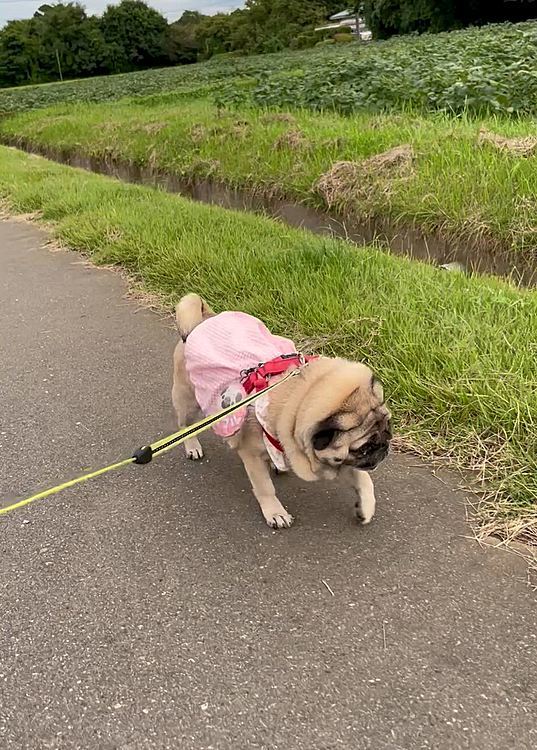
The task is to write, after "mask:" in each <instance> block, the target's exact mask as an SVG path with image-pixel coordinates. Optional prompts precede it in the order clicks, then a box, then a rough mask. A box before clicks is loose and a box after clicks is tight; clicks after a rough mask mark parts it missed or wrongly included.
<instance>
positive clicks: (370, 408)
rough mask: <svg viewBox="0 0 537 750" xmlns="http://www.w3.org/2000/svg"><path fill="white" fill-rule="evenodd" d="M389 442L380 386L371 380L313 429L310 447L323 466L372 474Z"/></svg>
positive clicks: (388, 415)
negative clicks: (359, 470) (343, 467)
mask: <svg viewBox="0 0 537 750" xmlns="http://www.w3.org/2000/svg"><path fill="white" fill-rule="evenodd" d="M391 438H392V430H391V424H390V412H389V411H388V409H387V408H386V406H385V404H384V391H383V388H382V384H381V383H380V381H379V380H378V379H377V378H375V377H374V376H372V377H371V381H370V383H369V384H368V386H367V387H366V386H360V387H359V388H357V389H356V390H355V391H354V392H353V393H352V394H351V395H350V396H349V398H348V399H347V400H346V401H345V402H344V403H343V404H342V405H341V409H340V410H339V411H338V412H336V413H335V414H332V415H331V416H330V417H328V419H326V420H324V422H321V424H319V425H317V427H316V429H315V431H314V434H313V438H312V443H313V450H314V452H315V456H316V458H317V459H318V460H319V461H320V462H321V463H323V464H325V465H328V466H331V467H332V468H336V469H337V468H338V467H341V466H352V467H354V468H355V469H361V470H362V471H372V470H373V469H375V468H376V467H377V466H378V464H379V463H380V462H381V461H383V460H384V459H385V458H386V456H387V455H388V450H389V444H390V440H391Z"/></svg>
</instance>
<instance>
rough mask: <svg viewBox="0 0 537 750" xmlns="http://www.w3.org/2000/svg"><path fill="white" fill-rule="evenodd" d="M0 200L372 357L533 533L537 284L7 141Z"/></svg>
mask: <svg viewBox="0 0 537 750" xmlns="http://www.w3.org/2000/svg"><path fill="white" fill-rule="evenodd" d="M0 198H1V199H2V200H3V201H4V203H5V204H6V205H7V206H9V209H10V210H11V211H13V212H23V213H27V212H40V217H41V219H40V220H41V221H43V222H47V223H48V224H50V225H51V226H52V228H53V231H54V233H55V235H56V236H57V237H59V238H60V239H61V240H62V242H64V243H66V244H68V245H69V246H70V247H72V248H74V249H76V250H79V251H81V252H83V253H86V254H87V255H89V256H90V257H91V258H92V260H93V261H95V262H96V263H103V264H106V263H108V264H110V263H112V264H118V265H121V266H122V267H124V268H126V269H127V270H128V271H129V272H130V273H131V274H132V275H134V276H135V277H136V278H137V279H138V280H140V281H141V282H142V283H143V284H144V286H145V288H146V289H147V290H148V291H151V292H153V293H157V294H159V295H161V297H162V300H163V302H164V304H166V305H171V304H172V303H173V302H174V301H176V300H177V298H178V297H179V296H180V295H181V294H183V293H184V292H186V291H192V290H196V291H198V292H200V293H201V294H203V295H204V296H206V297H207V298H208V299H209V300H210V302H211V304H213V305H214V306H215V307H216V308H217V309H226V308H227V309H229V308H236V309H243V310H245V311H247V312H250V313H253V314H255V315H258V316H260V317H261V318H263V319H264V320H265V321H266V322H267V324H268V325H269V326H270V327H271V328H272V329H274V330H275V331H277V332H280V333H285V334H287V335H289V336H292V337H294V338H295V339H296V340H298V341H304V340H315V341H317V342H323V345H322V347H321V348H322V349H323V350H324V352H325V353H327V354H341V355H345V356H348V357H350V358H359V359H364V360H365V361H367V362H368V363H369V364H370V365H371V366H372V367H373V368H374V369H375V370H376V371H377V372H378V374H379V375H380V377H381V378H382V379H383V380H384V382H385V385H386V392H387V394H388V399H389V403H390V405H391V408H392V410H393V412H394V416H395V421H396V424H397V429H398V432H399V434H400V435H401V436H404V439H405V440H406V441H408V442H409V443H411V444H412V445H414V446H416V447H419V449H420V450H422V451H426V452H434V453H436V454H438V455H443V456H448V457H450V458H451V459H452V460H453V461H454V462H455V463H456V464H458V465H459V466H464V467H473V468H475V469H477V470H478V472H479V476H481V477H482V478H483V479H484V480H486V485H487V488H488V492H489V501H488V502H487V503H485V504H484V506H483V508H482V513H483V517H484V518H486V519H487V520H488V521H492V522H493V523H494V525H495V526H499V527H502V528H504V529H505V528H509V527H511V528H512V527H513V526H512V525H513V524H515V525H517V528H520V526H521V525H524V527H525V533H526V535H527V536H529V537H532V538H533V539H534V540H535V539H537V429H536V421H537V377H536V375H537V373H536V365H535V363H536V360H537V294H535V293H534V292H529V291H526V292H523V291H517V290H515V289H513V288H511V287H509V286H507V285H506V284H504V283H503V282H500V281H498V280H492V279H484V278H468V277H466V276H464V275H459V274H446V273H443V272H441V271H438V270H436V269H434V268H433V267H431V266H429V265H426V264H419V263H414V262H412V261H409V260H405V259H401V258H396V257H393V256H390V255H388V254H385V253H382V252H380V251H378V250H376V249H374V248H365V249H363V250H362V249H361V250H357V249H353V248H352V247H350V246H349V245H347V244H346V243H344V242H338V241H335V240H329V239H323V238H320V237H316V236H313V235H310V234H308V233H306V232H302V231H299V230H294V229H289V228H286V227H284V226H282V225H281V224H279V223H277V222H274V221H271V220H268V219H264V218H261V217H257V216H253V215H247V214H246V215H244V214H240V213H236V212H230V211H225V210H223V209H220V208H217V207H211V206H205V205H200V204H195V203H191V202H189V201H187V200H185V199H182V198H179V197H177V196H173V195H169V194H167V193H164V192H160V191H155V190H151V189H148V188H143V187H139V186H134V185H125V184H122V183H119V182H116V181H114V180H111V179H107V178H104V177H100V176H97V175H93V174H89V173H84V172H80V171H77V170H73V169H70V168H68V167H64V166H60V165H58V164H55V163H52V162H47V161H45V160H43V159H41V158H38V157H35V156H30V155H26V154H21V153H20V152H16V151H14V150H11V149H7V148H3V147H2V148H0Z"/></svg>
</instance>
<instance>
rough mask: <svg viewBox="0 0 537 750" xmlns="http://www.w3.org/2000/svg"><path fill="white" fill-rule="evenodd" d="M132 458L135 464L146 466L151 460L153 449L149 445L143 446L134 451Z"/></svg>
mask: <svg viewBox="0 0 537 750" xmlns="http://www.w3.org/2000/svg"><path fill="white" fill-rule="evenodd" d="M132 457H133V458H134V463H135V464H148V463H149V462H150V461H151V460H152V458H153V448H152V447H151V446H150V445H143V446H142V447H141V448H138V449H137V450H135V451H134V453H133V455H132Z"/></svg>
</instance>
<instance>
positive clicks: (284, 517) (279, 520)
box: [265, 511, 295, 529]
mask: <svg viewBox="0 0 537 750" xmlns="http://www.w3.org/2000/svg"><path fill="white" fill-rule="evenodd" d="M294 520H295V519H294V518H293V516H292V515H291V514H290V513H288V512H287V511H284V512H283V513H281V512H278V513H272V514H266V515H265V521H266V522H267V524H268V525H269V526H270V528H271V529H288V528H289V527H290V526H292V525H293V521H294Z"/></svg>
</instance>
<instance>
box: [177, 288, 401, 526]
mask: <svg viewBox="0 0 537 750" xmlns="http://www.w3.org/2000/svg"><path fill="white" fill-rule="evenodd" d="M176 321H177V327H178V329H179V332H180V334H181V340H180V341H179V343H178V344H177V346H176V349H175V352H174V372H173V389H172V401H173V405H174V408H175V411H176V414H177V422H178V425H179V428H180V429H181V428H183V427H186V426H187V425H189V424H191V423H192V422H193V421H195V420H196V418H197V417H198V416H199V414H200V412H201V413H202V414H205V415H212V414H215V413H217V412H218V411H220V410H222V409H223V408H225V407H226V406H229V405H231V404H237V405H239V404H240V402H241V400H242V399H243V398H244V397H245V396H246V395H248V394H250V393H252V392H260V393H261V395H260V398H259V399H257V400H256V401H255V403H254V404H252V405H250V406H246V407H243V408H239V409H238V410H237V411H234V412H233V413H232V414H228V415H227V416H226V417H225V418H224V419H223V420H221V421H220V422H218V423H217V424H216V425H215V426H214V427H213V429H214V431H215V432H216V433H217V434H218V435H219V436H221V437H222V438H223V439H224V440H225V441H226V442H227V444H228V445H229V446H230V447H231V448H233V449H235V450H236V451H237V452H238V454H239V456H240V458H241V459H242V462H243V464H244V468H245V469H246V473H247V474H248V477H249V479H250V482H251V485H252V489H253V492H254V495H255V497H256V498H257V501H258V503H259V506H260V508H261V512H262V513H263V516H264V518H265V521H266V522H267V524H268V525H269V526H270V527H272V528H274V529H282V528H287V527H290V526H291V524H292V523H293V520H294V519H293V516H292V515H291V514H290V513H288V511H287V510H286V509H285V508H284V506H283V505H282V504H281V502H280V501H279V499H278V498H277V496H276V491H275V489H274V484H273V481H272V478H271V472H270V464H271V463H272V464H274V466H275V467H276V468H277V469H278V470H279V471H286V470H290V471H292V472H293V473H294V474H296V476H298V477H300V478H301V479H303V480H305V481H308V482H312V481H315V480H319V479H330V480H339V481H341V482H343V483H344V484H346V485H348V486H350V487H352V488H353V489H354V490H355V492H356V503H355V515H356V518H357V520H358V521H359V522H360V523H361V524H368V523H369V522H370V521H371V520H372V518H373V516H374V513H375V492H374V488H373V482H372V480H371V477H370V476H369V472H371V471H373V470H374V469H375V468H376V467H377V466H378V465H379V464H380V463H381V461H383V460H384V459H385V458H386V456H387V455H388V451H389V444H390V440H391V438H392V429H391V422H390V412H389V411H388V408H387V407H386V405H385V402H384V393H383V388H382V385H381V383H380V381H379V380H378V379H377V378H376V377H375V376H374V374H373V373H372V372H371V370H370V369H369V368H368V367H367V366H366V365H364V364H361V363H359V362H350V361H347V360H345V359H340V358H328V357H309V358H304V357H303V356H302V355H300V354H299V353H298V352H297V351H296V347H295V346H294V344H293V342H292V341H290V340H289V339H285V338H283V337H280V336H276V335H274V334H272V333H271V332H270V331H269V330H268V329H267V328H266V326H265V325H264V324H263V323H262V322H261V321H260V320H258V319H257V318H255V317H253V316H251V315H247V314H246V313H242V312H222V313H220V314H215V313H214V312H213V311H212V310H211V308H210V307H209V306H208V305H207V303H206V302H205V301H204V300H203V299H202V298H201V297H200V296H199V295H197V294H189V295H187V296H186V297H183V298H182V299H181V300H180V302H179V303H178V305H177V307H176ZM290 372H293V373H294V377H288V375H289V373H290ZM284 378H285V382H283V383H281V384H280V385H279V386H278V387H275V388H271V389H270V390H269V391H267V392H266V393H263V390H264V388H265V387H266V386H268V385H272V384H273V383H276V382H277V381H278V380H281V379H284ZM184 445H185V449H186V454H187V456H188V458H190V459H192V460H197V459H200V458H202V457H203V449H202V447H201V444H200V442H199V440H198V439H197V438H189V439H188V440H186V441H185V444H184Z"/></svg>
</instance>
